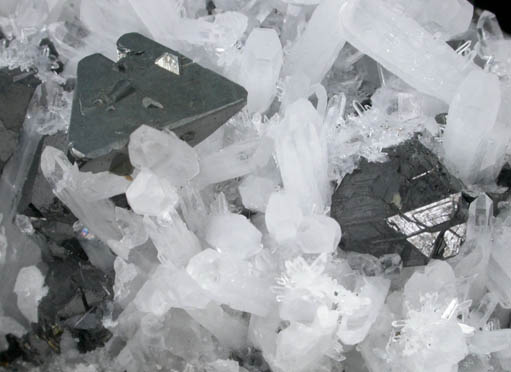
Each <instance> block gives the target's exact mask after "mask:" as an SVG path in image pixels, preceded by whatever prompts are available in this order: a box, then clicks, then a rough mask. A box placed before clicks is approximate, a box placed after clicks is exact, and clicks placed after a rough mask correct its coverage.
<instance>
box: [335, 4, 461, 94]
mask: <svg viewBox="0 0 511 372" xmlns="http://www.w3.org/2000/svg"><path fill="white" fill-rule="evenodd" d="M340 20H341V23H342V25H343V28H344V35H345V37H346V40H347V41H348V42H349V43H350V44H352V45H353V46H355V47H356V48H357V49H358V50H360V51H361V52H362V53H365V54H367V55H368V56H370V57H371V58H373V59H374V60H376V61H377V62H378V63H381V65H382V66H383V67H385V68H386V69H388V70H389V71H390V72H392V73H394V74H396V75H397V76H398V77H399V78H401V79H403V80H404V81H405V82H406V83H408V84H410V85H411V86H412V87H414V88H415V89H417V90H419V91H421V92H424V93H426V94H429V95H431V96H433V97H437V98H439V99H441V100H443V101H444V102H446V103H450V102H451V100H452V99H453V98H454V95H455V94H456V90H457V89H458V86H459V85H460V84H461V82H462V81H463V80H464V78H465V77H466V75H467V72H465V71H464V69H465V68H467V66H468V63H467V61H466V60H465V59H464V58H463V57H462V56H460V55H458V54H457V53H456V52H455V51H454V50H452V49H451V48H450V47H449V46H448V45H447V44H446V43H444V42H443V41H442V40H439V39H436V38H434V36H433V35H432V34H430V33H429V32H428V31H427V30H425V29H424V28H422V27H421V26H420V25H419V24H418V23H417V22H416V21H415V20H413V19H412V18H410V17H408V16H407V15H405V14H404V13H400V12H398V11H397V10H396V9H393V8H388V7H386V6H385V3H384V2H382V1H379V0H349V1H347V3H346V5H345V6H344V7H342V9H341V17H340ZM468 69H471V68H470V67H468Z"/></svg>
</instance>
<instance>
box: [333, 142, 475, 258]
mask: <svg viewBox="0 0 511 372" xmlns="http://www.w3.org/2000/svg"><path fill="white" fill-rule="evenodd" d="M384 152H385V153H387V155H388V160H387V161H385V162H383V163H369V162H368V161H367V160H365V159H362V161H361V163H360V166H359V168H358V169H357V170H355V171H354V172H353V173H352V174H350V175H347V176H346V177H345V178H344V179H343V181H342V182H341V184H340V186H339V188H338V189H337V190H336V191H335V192H334V194H333V196H332V217H333V218H335V219H336V220H337V221H338V222H339V224H340V225H341V228H342V231H343V236H342V240H341V244H340V247H341V248H342V249H344V250H348V251H356V252H360V253H370V254H372V255H375V256H381V255H384V254H388V253H398V254H400V255H401V258H402V259H403V262H404V264H405V265H406V266H414V265H423V264H425V263H426V262H427V261H428V257H430V256H432V255H434V256H440V257H442V255H443V254H442V252H446V255H449V254H452V253H455V252H457V249H458V248H459V246H460V245H461V243H462V242H463V240H464V229H465V228H464V223H465V222H466V218H467V212H468V203H467V202H466V201H465V199H464V197H463V196H462V194H461V191H462V189H463V184H462V183H461V182H460V181H459V180H457V179H456V178H455V177H453V176H451V175H450V174H449V173H448V172H447V170H446V168H445V167H444V166H443V165H442V164H441V163H440V162H439V161H438V159H437V158H436V156H435V155H434V154H433V153H432V152H431V151H429V150H428V149H427V148H426V147H424V145H422V144H421V143H420V141H419V140H417V139H412V140H408V141H406V142H404V143H402V144H400V145H397V146H395V147H392V148H388V149H385V150H384Z"/></svg>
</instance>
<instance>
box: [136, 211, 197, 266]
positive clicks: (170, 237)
mask: <svg viewBox="0 0 511 372" xmlns="http://www.w3.org/2000/svg"><path fill="white" fill-rule="evenodd" d="M144 226H145V229H146V231H147V233H148V234H149V237H150V238H151V240H152V242H153V243H154V246H155V247H156V249H157V250H158V260H159V261H160V262H161V263H164V264H165V263H169V264H171V265H176V266H184V265H186V264H187V263H188V261H189V260H190V258H192V257H193V256H194V255H195V254H197V253H198V252H200V250H201V246H200V242H199V240H198V239H197V237H196V236H195V234H194V233H192V232H191V231H190V230H188V228H187V226H186V225H185V223H184V222H183V220H182V219H181V217H180V216H179V215H178V214H177V213H174V214H172V215H171V216H170V218H168V219H158V218H154V217H149V216H145V217H144Z"/></svg>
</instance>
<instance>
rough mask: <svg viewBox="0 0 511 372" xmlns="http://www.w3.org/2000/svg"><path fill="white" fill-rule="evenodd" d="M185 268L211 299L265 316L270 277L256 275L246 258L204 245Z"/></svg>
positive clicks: (267, 308)
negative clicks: (239, 257) (233, 255)
mask: <svg viewBox="0 0 511 372" xmlns="http://www.w3.org/2000/svg"><path fill="white" fill-rule="evenodd" d="M186 270H187V271H188V273H189V274H190V276H191V277H192V278H194V279H195V280H196V281H197V283H198V284H199V285H200V286H201V287H202V288H203V289H204V290H205V291H206V292H208V293H209V294H210V295H211V296H212V297H213V299H214V300H216V301H218V302H220V303H224V304H226V305H229V306H230V307H232V308H233V309H237V310H241V311H246V312H249V313H253V314H256V315H262V316H264V315H266V314H267V313H268V312H269V310H270V308H271V305H272V297H273V296H272V294H271V292H270V287H269V286H270V281H269V280H268V279H267V278H262V277H259V276H258V275H257V273H256V272H254V270H253V269H251V267H250V265H249V264H248V263H247V262H245V261H242V260H237V259H235V258H233V257H231V256H229V255H226V254H222V253H219V252H217V251H214V250H212V249H205V250H204V251H202V252H200V253H199V254H197V255H195V256H194V257H193V258H192V259H191V260H190V262H189V263H188V266H187V269H186ZM248 294H250V295H248Z"/></svg>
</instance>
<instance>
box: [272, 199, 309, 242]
mask: <svg viewBox="0 0 511 372" xmlns="http://www.w3.org/2000/svg"><path fill="white" fill-rule="evenodd" d="M302 217H303V213H302V211H301V209H300V208H299V207H298V205H297V203H296V201H295V199H293V198H292V197H291V196H289V195H288V194H287V193H285V192H275V193H273V194H272V195H271V196H270V199H269V201H268V206H267V208H266V217H265V221H266V227H267V229H268V232H269V233H270V235H271V236H272V237H273V238H274V239H275V240H276V241H277V242H284V241H286V240H289V239H293V238H294V237H295V236H296V234H297V233H298V228H299V227H300V224H301V222H302Z"/></svg>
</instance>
